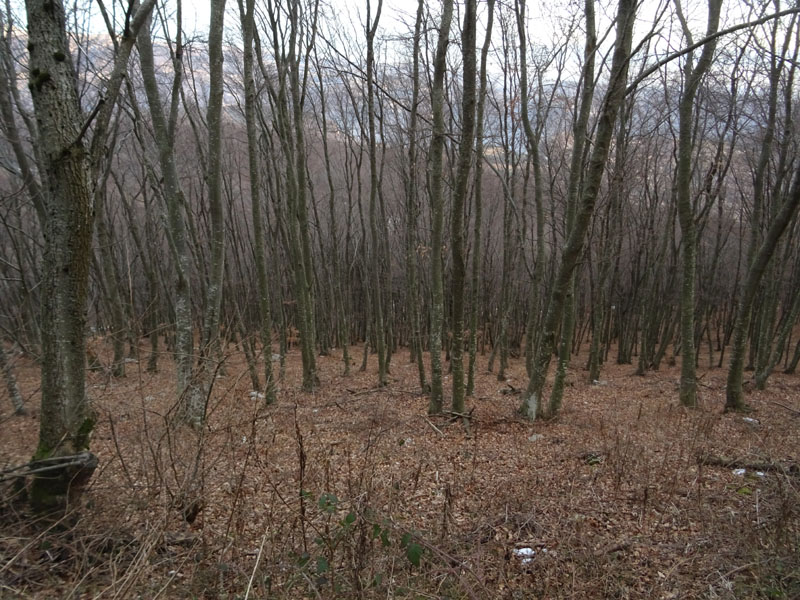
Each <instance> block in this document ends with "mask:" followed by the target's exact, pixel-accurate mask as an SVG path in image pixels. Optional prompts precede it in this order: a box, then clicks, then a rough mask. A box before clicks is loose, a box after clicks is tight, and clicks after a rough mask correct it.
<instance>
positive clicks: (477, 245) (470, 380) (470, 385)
mask: <svg viewBox="0 0 800 600" xmlns="http://www.w3.org/2000/svg"><path fill="white" fill-rule="evenodd" d="M494 5H495V0H488V4H487V9H486V10H487V11H488V15H487V23H486V34H485V37H484V40H483V48H482V49H481V66H480V74H479V78H480V91H479V92H478V105H477V108H476V114H475V122H476V124H475V130H476V131H475V176H474V177H475V181H474V187H475V191H474V202H475V215H474V225H473V234H472V237H473V242H472V243H473V250H472V273H471V279H472V281H471V284H470V323H469V367H468V370H467V389H466V394H467V396H471V395H472V394H473V392H474V391H475V360H476V357H477V354H478V305H479V304H480V264H481V227H482V226H483V222H482V215H483V189H482V187H483V117H484V108H485V106H486V86H487V84H486V63H487V59H488V55H489V46H490V44H491V39H492V27H493V25H494Z"/></svg>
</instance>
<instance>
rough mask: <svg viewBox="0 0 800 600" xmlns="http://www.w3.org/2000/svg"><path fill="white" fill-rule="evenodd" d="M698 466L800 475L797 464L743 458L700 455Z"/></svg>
mask: <svg viewBox="0 0 800 600" xmlns="http://www.w3.org/2000/svg"><path fill="white" fill-rule="evenodd" d="M697 464H699V465H708V466H711V467H726V468H729V469H750V470H751V471H777V472H780V473H789V474H791V475H800V466H798V465H797V464H796V463H791V464H788V465H785V464H781V463H776V462H751V461H748V460H746V459H743V458H731V457H727V456H717V455H714V454H698V455H697Z"/></svg>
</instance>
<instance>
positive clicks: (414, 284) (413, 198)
mask: <svg viewBox="0 0 800 600" xmlns="http://www.w3.org/2000/svg"><path fill="white" fill-rule="evenodd" d="M492 1H494V0H492ZM424 9H425V2H424V0H419V2H418V4H417V17H416V20H415V22H414V49H413V63H412V64H413V66H412V74H411V79H412V81H411V86H412V88H411V114H410V116H409V122H408V180H407V181H406V218H407V219H408V221H407V224H406V278H407V282H408V283H407V286H408V288H407V300H406V301H407V302H408V308H409V312H410V320H411V354H412V358H413V359H414V360H415V362H416V363H417V373H418V375H419V387H420V390H421V391H422V393H423V394H424V393H427V392H428V384H427V382H426V378H425V362H424V360H423V356H422V334H421V332H420V329H421V325H420V310H419V289H418V288H419V283H418V281H417V221H418V217H419V198H418V194H417V189H418V182H417V115H418V105H419V46H420V38H421V36H422V17H423V14H424Z"/></svg>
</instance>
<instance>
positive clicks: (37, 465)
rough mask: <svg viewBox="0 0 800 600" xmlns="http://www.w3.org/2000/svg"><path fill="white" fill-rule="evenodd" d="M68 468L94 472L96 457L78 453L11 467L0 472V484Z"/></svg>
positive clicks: (90, 454)
mask: <svg viewBox="0 0 800 600" xmlns="http://www.w3.org/2000/svg"><path fill="white" fill-rule="evenodd" d="M69 467H81V469H87V468H88V469H90V470H92V471H93V470H94V469H95V467H97V457H96V456H95V455H94V454H92V453H91V452H79V453H78V454H71V455H69V456H56V457H51V458H43V459H41V460H32V461H31V462H29V463H26V464H24V465H19V466H17V467H12V468H10V469H6V470H5V471H0V482H3V481H9V480H11V479H14V478H16V477H30V476H31V475H38V474H39V473H47V472H49V471H60V470H64V469H67V468H69Z"/></svg>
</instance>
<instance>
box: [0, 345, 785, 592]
mask: <svg viewBox="0 0 800 600" xmlns="http://www.w3.org/2000/svg"><path fill="white" fill-rule="evenodd" d="M352 353H353V355H354V356H357V357H359V358H360V350H359V349H357V348H353V349H352ZM143 355H145V353H143ZM145 356H146V355H145ZM299 360H300V358H299V353H297V352H292V353H291V354H290V355H289V357H288V361H287V369H286V375H285V379H284V380H283V381H282V382H281V391H280V392H279V395H278V402H277V403H276V404H274V405H272V406H268V407H264V406H262V402H261V401H260V400H259V399H258V397H257V396H256V395H255V394H253V393H251V391H252V388H251V383H250V378H249V376H248V374H247V370H246V368H245V366H244V361H243V358H242V357H241V356H240V355H238V354H236V353H235V352H232V355H231V357H230V358H229V360H228V361H227V362H226V363H225V369H224V372H223V373H221V374H220V375H219V377H218V378H217V383H216V385H215V388H214V390H213V393H212V395H211V398H210V402H209V407H208V420H207V427H206V428H205V429H203V430H202V431H201V432H195V431H192V430H189V429H186V428H177V429H176V428H171V427H168V423H169V422H170V415H171V414H173V413H174V408H175V406H174V405H175V397H174V393H173V390H174V373H173V371H172V366H171V364H168V361H167V360H166V359H165V360H162V361H161V365H160V367H161V370H160V372H158V373H156V374H151V373H147V372H145V370H144V367H145V361H144V360H143V361H142V364H141V366H140V365H139V363H137V362H135V361H134V362H130V363H129V364H127V365H126V366H127V377H125V378H122V379H113V378H111V377H110V376H108V375H107V374H104V373H96V372H93V373H90V374H89V381H90V396H91V399H92V402H93V404H94V407H95V409H96V411H97V414H98V423H97V427H96V430H95V433H94V437H93V440H92V450H93V452H95V453H96V454H97V455H98V457H99V459H100V466H99V467H98V469H97V470H96V472H95V474H94V477H93V478H92V480H91V482H90V485H89V487H88V489H87V490H86V492H85V494H84V495H83V496H82V498H81V500H80V505H79V506H75V507H73V510H72V511H71V512H70V513H69V515H68V516H66V517H64V518H62V519H60V520H58V521H53V520H45V519H38V518H34V517H33V516H32V515H31V514H30V513H29V512H28V511H27V509H26V508H25V504H24V503H23V502H21V500H20V498H21V492H19V491H15V488H14V487H13V486H12V485H11V484H10V483H8V482H5V483H2V484H0V486H2V487H0V500H1V502H0V598H17V597H19V598H28V597H30V598H123V599H127V598H147V599H153V598H222V599H225V598H227V599H234V598H239V599H242V598H252V599H256V598H276V599H280V598H480V599H484V598H487V599H488V598H512V599H524V598H676V599H677V598H680V599H685V598H719V599H733V598H800V472H798V464H800V412H799V411H800V377H798V376H788V375H783V374H775V375H774V376H773V377H772V378H771V379H770V382H769V386H768V389H767V390H766V391H764V392H759V391H754V390H751V391H749V392H748V394H747V402H748V403H749V405H750V406H751V407H752V411H751V412H750V413H748V414H723V412H722V407H723V402H724V392H725V375H726V371H725V370H724V369H715V370H709V371H701V379H700V382H701V383H700V401H701V406H700V408H699V409H696V410H687V409H684V408H682V407H681V406H679V405H678V402H677V396H678V393H677V382H678V377H679V371H678V368H677V367H663V368H662V369H661V370H660V371H657V372H649V373H647V375H646V376H644V377H638V376H635V375H634V374H633V371H634V368H633V367H632V366H631V365H616V364H608V365H606V366H605V367H604V369H603V375H602V380H601V381H600V382H598V383H597V384H594V385H591V384H589V383H588V382H587V381H586V377H587V375H586V372H585V371H583V370H582V368H581V366H582V364H583V363H584V361H583V358H579V359H577V360H574V361H573V369H572V370H571V372H570V375H569V385H568V388H567V391H566V394H565V401H564V408H563V410H562V412H561V413H560V415H559V416H558V417H557V418H556V419H554V420H552V421H549V422H536V423H534V424H530V423H527V422H525V421H523V420H522V419H520V418H519V417H518V416H517V415H516V412H515V411H516V409H517V407H518V405H519V403H520V397H519V395H517V394H516V393H515V390H516V391H518V390H519V389H520V388H524V386H525V383H526V381H527V380H526V377H525V373H524V365H523V363H522V361H521V360H516V361H513V362H512V364H511V366H510V369H509V371H508V374H509V377H508V380H507V381H506V382H499V381H498V380H497V377H496V375H494V374H491V373H487V372H486V357H481V358H480V361H479V367H480V368H479V369H478V377H477V386H476V394H475V396H474V397H473V398H469V399H468V410H469V411H470V415H471V418H470V420H469V424H470V426H469V431H468V432H467V431H466V430H465V427H464V425H463V423H462V422H461V420H456V421H449V420H448V418H447V416H440V417H430V418H429V417H428V416H427V414H426V413H427V398H426V397H424V396H422V395H420V394H419V393H418V388H419V386H418V382H417V375H416V369H415V367H414V366H413V365H411V364H409V361H408V353H407V351H402V352H400V353H399V354H398V355H396V356H395V357H394V358H393V360H392V363H391V372H392V375H391V379H390V384H389V385H388V387H385V388H382V389H377V388H376V387H375V381H376V375H375V364H374V360H375V359H374V357H371V359H370V364H369V368H368V370H367V372H365V373H361V372H358V370H357V365H356V366H354V367H353V373H352V375H350V376H348V377H344V376H342V375H341V371H342V362H341V358H340V354H339V353H338V351H337V352H335V353H334V354H333V355H332V356H327V357H320V358H319V359H318V366H319V376H320V380H321V387H320V388H319V390H318V391H317V392H315V393H303V392H300V391H299V387H300V386H299V378H300V372H299V371H300V368H299ZM276 366H277V365H276ZM17 374H18V377H19V383H20V386H21V388H22V390H23V392H24V396H25V397H26V398H27V399H28V405H29V406H30V407H31V410H30V414H29V415H28V416H24V417H13V416H11V415H10V402H9V401H8V399H7V398H5V397H3V398H2V402H0V423H1V424H2V429H0V431H2V436H1V437H0V470H3V469H6V468H8V467H10V466H14V465H18V464H21V463H25V462H27V461H28V459H29V458H30V456H31V455H32V454H33V451H34V448H35V443H36V439H37V432H38V408H37V406H38V389H39V373H38V370H37V368H36V367H35V365H33V364H32V363H27V362H25V361H24V360H19V361H18V362H17ZM448 384H449V379H448V380H447V382H446V385H448ZM187 519H188V521H191V522H188V521H187Z"/></svg>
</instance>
